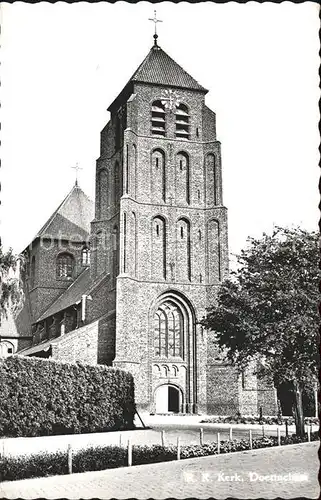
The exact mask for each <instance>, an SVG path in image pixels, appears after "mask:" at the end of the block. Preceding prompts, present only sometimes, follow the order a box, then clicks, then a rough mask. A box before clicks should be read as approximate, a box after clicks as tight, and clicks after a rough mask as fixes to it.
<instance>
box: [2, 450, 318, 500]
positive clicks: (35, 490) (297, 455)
mask: <svg viewBox="0 0 321 500" xmlns="http://www.w3.org/2000/svg"><path fill="white" fill-rule="evenodd" d="M318 447H319V443H317V442H314V443H306V444H301V445H288V446H282V447H280V448H274V449H261V450H255V451H247V452H238V453H230V454H228V455H220V456H212V457H204V458H196V459H195V458H193V459H188V460H181V461H175V462H167V463H161V464H151V465H138V466H135V467H124V468H120V469H113V470H106V471H97V472H85V473H81V474H73V475H69V476H55V477H51V478H39V479H26V480H23V481H14V482H5V483H1V484H0V498H1V497H5V498H7V499H13V498H17V497H22V498H24V499H35V498H39V497H41V498H47V499H54V498H66V499H79V498H83V499H89V498H99V499H110V498H117V499H124V498H131V497H134V498H139V499H141V500H144V499H147V498H150V497H152V498H154V499H165V498H168V497H174V498H178V499H180V498H186V497H192V498H200V499H202V498H209V497H215V498H226V497H234V498H246V499H252V498H267V499H268V498H271V499H272V498H275V497H281V498H297V497H307V498H312V499H313V498H318V497H319V485H318V480H317V474H318V469H319V461H318V456H317V450H318ZM263 474H264V476H265V477H264V478H263V479H262V475H263ZM258 475H259V476H260V477H261V479H259V478H258ZM273 475H279V476H280V475H282V476H285V477H283V479H277V478H273ZM286 475H287V476H286ZM289 475H292V476H291V477H290V476H289ZM271 476H272V477H271Z"/></svg>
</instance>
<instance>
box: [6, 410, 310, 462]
mask: <svg viewBox="0 0 321 500" xmlns="http://www.w3.org/2000/svg"><path fill="white" fill-rule="evenodd" d="M200 420H201V418H200V417H199V416H198V417H197V416H190V417H189V416H186V417H175V416H173V417H165V418H164V417H163V418H162V417H161V416H155V417H149V421H148V422H147V423H148V424H149V425H150V427H151V428H150V429H146V430H145V429H137V430H134V431H122V432H119V431H115V432H100V433H91V434H72V435H61V436H42V437H33V438H5V439H0V454H2V455H6V456H9V455H12V456H18V455H30V454H36V453H39V452H47V453H53V452H55V451H58V450H61V451H65V452H67V448H68V445H69V444H70V445H71V446H72V448H73V450H79V449H84V448H88V447H90V446H99V445H119V444H120V442H121V443H122V444H123V445H126V443H127V441H128V439H129V438H130V439H131V442H132V444H147V445H150V444H161V431H162V430H165V434H166V442H167V443H168V444H176V442H177V437H178V436H179V437H180V440H181V444H197V443H199V440H200V432H199V430H200V428H201V427H202V428H203V430H204V443H211V442H214V441H215V442H216V441H217V433H218V432H219V433H220V439H221V441H223V440H226V439H229V428H230V425H229V424H209V423H200ZM136 423H137V425H139V422H136ZM232 427H233V438H234V439H241V438H243V439H248V438H249V429H251V430H252V435H253V437H255V436H262V426H261V425H250V424H238V425H236V424H234V425H233V426H232ZM276 429H277V426H276V425H269V426H265V434H266V435H267V436H270V435H274V436H276V433H277V430H276ZM313 429H314V430H317V429H318V427H317V426H314V427H313ZM280 430H281V433H282V434H284V433H285V426H280ZM294 431H295V428H294V427H293V428H292V427H291V428H289V433H290V434H291V433H292V432H294Z"/></svg>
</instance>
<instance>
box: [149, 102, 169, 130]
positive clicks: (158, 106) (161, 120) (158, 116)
mask: <svg viewBox="0 0 321 500" xmlns="http://www.w3.org/2000/svg"><path fill="white" fill-rule="evenodd" d="M151 131H152V134H153V135H158V136H160V137H165V131H166V120H165V106H164V105H163V104H162V103H161V101H154V102H153V104H152V120H151Z"/></svg>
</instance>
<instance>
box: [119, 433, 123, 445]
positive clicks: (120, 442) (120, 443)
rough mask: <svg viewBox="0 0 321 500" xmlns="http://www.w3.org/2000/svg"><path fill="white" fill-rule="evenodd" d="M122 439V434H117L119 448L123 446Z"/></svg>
mask: <svg viewBox="0 0 321 500" xmlns="http://www.w3.org/2000/svg"><path fill="white" fill-rule="evenodd" d="M122 440H123V436H122V434H121V433H120V434H119V446H120V448H121V447H122V446H123V442H122Z"/></svg>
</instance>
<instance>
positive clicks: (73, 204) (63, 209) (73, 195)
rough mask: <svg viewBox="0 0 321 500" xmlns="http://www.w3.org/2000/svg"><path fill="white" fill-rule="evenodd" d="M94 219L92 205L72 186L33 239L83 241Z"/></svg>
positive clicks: (82, 193) (85, 196) (84, 195)
mask: <svg viewBox="0 0 321 500" xmlns="http://www.w3.org/2000/svg"><path fill="white" fill-rule="evenodd" d="M93 218H94V204H93V202H92V201H91V199H90V198H88V196H87V195H86V194H85V193H84V192H83V191H82V189H80V187H79V186H78V185H75V186H73V188H72V190H71V191H70V192H69V193H68V195H67V196H66V198H65V199H64V200H63V202H62V203H61V204H60V205H59V207H58V208H57V210H55V212H54V213H53V214H52V216H51V217H50V218H49V219H48V220H47V222H46V224H44V226H43V227H42V228H41V229H40V231H39V232H38V234H37V235H36V237H35V238H39V237H43V236H45V235H47V236H50V237H55V236H56V235H60V237H62V236H64V237H66V238H70V237H71V236H72V237H73V239H74V240H76V239H77V237H79V239H81V240H83V239H85V238H86V237H87V236H88V234H89V233H90V222H91V221H92V219H93Z"/></svg>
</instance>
